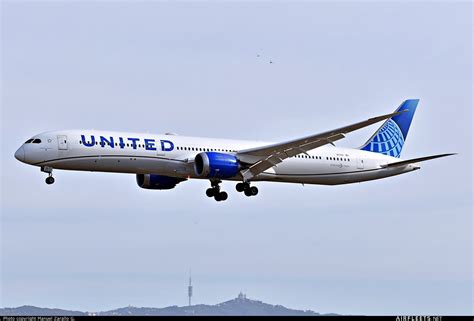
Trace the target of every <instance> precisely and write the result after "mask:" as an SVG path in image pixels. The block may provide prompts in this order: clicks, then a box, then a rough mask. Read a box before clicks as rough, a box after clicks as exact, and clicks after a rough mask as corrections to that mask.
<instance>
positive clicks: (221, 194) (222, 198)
mask: <svg viewBox="0 0 474 321" xmlns="http://www.w3.org/2000/svg"><path fill="white" fill-rule="evenodd" d="M227 197H228V195H227V193H226V192H220V193H219V198H220V199H221V201H225V200H226V199H227Z"/></svg>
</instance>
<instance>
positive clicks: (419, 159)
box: [382, 153, 456, 168]
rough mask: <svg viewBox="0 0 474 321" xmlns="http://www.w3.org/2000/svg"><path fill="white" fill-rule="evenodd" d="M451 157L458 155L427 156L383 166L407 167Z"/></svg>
mask: <svg viewBox="0 0 474 321" xmlns="http://www.w3.org/2000/svg"><path fill="white" fill-rule="evenodd" d="M451 155H456V153H451V154H440V155H433V156H425V157H419V158H412V159H408V160H404V161H400V162H395V163H390V164H387V165H382V167H385V168H386V167H397V166H405V165H409V164H413V163H418V162H424V161H427V160H430V159H435V158H440V157H446V156H451Z"/></svg>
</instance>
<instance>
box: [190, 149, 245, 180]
mask: <svg viewBox="0 0 474 321" xmlns="http://www.w3.org/2000/svg"><path fill="white" fill-rule="evenodd" d="M239 167H240V166H239V161H238V160H237V157H235V156H234V155H230V154H225V153H216V152H204V153H199V154H197V155H196V158H195V159H194V172H195V174H196V175H197V176H199V177H206V178H230V177H234V176H236V175H237V174H238V173H239Z"/></svg>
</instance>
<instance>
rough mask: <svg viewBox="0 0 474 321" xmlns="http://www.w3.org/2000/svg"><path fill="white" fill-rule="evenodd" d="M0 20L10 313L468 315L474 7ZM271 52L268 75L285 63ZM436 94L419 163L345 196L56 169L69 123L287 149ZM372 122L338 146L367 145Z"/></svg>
mask: <svg viewBox="0 0 474 321" xmlns="http://www.w3.org/2000/svg"><path fill="white" fill-rule="evenodd" d="M0 6H1V7H0V10H1V46H2V50H1V70H2V71H1V76H2V78H1V89H2V90H1V105H2V108H1V115H0V116H1V127H2V128H1V145H2V157H1V158H0V162H1V163H0V171H1V177H2V184H1V220H0V224H1V237H0V242H1V247H0V248H1V264H0V269H1V271H0V272H1V279H0V283H1V285H0V307H16V306H21V305H35V306H40V307H58V308H62V309H71V310H82V311H100V310H110V309H114V308H117V307H121V306H127V305H134V306H151V307H163V306H170V305H185V304H186V302H187V292H186V291H187V288H186V287H187V281H188V273H189V269H190V268H192V271H193V282H194V299H193V300H194V302H195V303H203V304H215V303H217V302H222V301H224V300H226V299H229V298H233V297H235V295H236V294H237V293H239V292H240V291H242V292H245V293H246V294H247V295H248V296H249V297H250V298H255V299H257V300H261V301H263V302H266V303H270V304H281V305H284V306H286V307H289V308H292V309H301V310H304V309H311V310H313V311H315V312H319V313H330V312H334V313H340V314H367V315H371V314H373V315H380V314H408V315H426V314H431V315H437V314H438V315H450V314H462V315H466V314H473V313H474V311H473V292H472V291H473V269H472V268H473V243H472V242H473V238H472V231H473V224H472V164H473V160H472V146H473V141H472V120H473V118H472V106H473V104H472V103H473V96H472V88H473V82H472V67H473V64H472V57H473V56H472V13H473V4H472V3H471V2H457V3H448V2H446V3H443V2H433V3H428V2H417V3H414V2H387V3H385V2H382V3H379V2H377V3H375V2H354V3H352V2H336V3H330V2H298V3H289V2H278V3H276V2H275V3H271V2H259V3H250V2H245V3H243V2H242V3H235V2H234V3H217V2H202V3H194V2H193V3H189V2H188V3H185V2H177V3H171V2H140V3H129V2H116V3H113V2H72V3H66V2H26V1H25V2H15V1H2V2H1V4H0ZM270 61H272V63H271V64H270V63H269V62H270ZM409 98H419V99H420V103H419V106H418V109H417V112H416V115H415V116H414V120H413V123H412V125H411V128H410V132H409V134H408V139H407V141H406V143H405V145H404V149H403V152H402V158H414V157H421V156H426V155H433V154H440V153H449V152H456V153H458V155H456V156H452V157H448V158H445V159H439V160H432V161H429V162H426V163H423V164H422V168H421V170H419V171H416V172H413V173H410V174H405V175H401V176H397V177H392V178H388V179H383V180H378V181H372V182H366V183H362V184H352V185H344V186H310V185H305V186H304V187H303V186H301V185H297V184H275V183H257V184H256V185H257V186H258V187H259V191H260V192H259V194H258V196H257V197H253V198H246V197H244V196H243V195H241V194H239V193H237V192H235V188H234V186H235V184H234V183H231V182H224V183H223V188H224V189H225V190H226V191H227V192H228V193H229V199H228V200H227V201H226V202H225V203H222V202H220V203H217V202H215V201H214V200H212V199H209V198H207V197H206V196H205V189H206V188H207V187H208V185H209V182H208V181H206V180H192V181H188V182H184V183H181V184H179V185H178V186H177V187H176V188H175V189H173V190H170V191H149V190H144V189H140V188H139V187H138V186H137V184H136V182H135V177H134V175H127V174H106V173H90V172H69V171H59V170H58V171H55V173H54V174H55V178H56V183H55V184H54V185H51V186H47V185H46V184H45V183H44V179H45V177H46V175H45V174H44V173H41V172H40V170H39V169H38V168H36V167H33V166H27V165H25V164H22V163H20V162H18V161H17V160H16V159H15V158H14V157H13V154H14V152H15V150H16V149H17V148H18V147H19V146H20V145H21V144H22V143H23V142H24V141H25V140H27V139H28V138H30V137H31V136H33V135H34V134H37V133H40V132H45V131H49V130H56V129H67V128H95V129H106V130H117V131H134V132H147V131H148V132H153V133H165V132H176V133H178V134H181V135H189V136H204V137H223V138H236V139H256V140H262V141H283V140H288V139H291V138H297V137H300V136H304V135H308V134H311V133H317V132H322V131H325V130H328V129H332V128H337V127H340V126H342V125H347V124H351V123H354V122H356V121H361V120H365V119H367V118H368V117H373V116H377V115H381V114H384V113H389V112H392V111H393V110H395V109H396V108H397V107H398V106H399V105H400V103H401V102H402V101H403V100H405V99H409ZM377 128H378V125H374V126H372V127H370V128H367V129H363V130H361V131H358V132H356V133H353V134H350V135H349V136H348V137H347V138H345V139H344V140H341V141H340V142H338V143H337V144H336V145H338V146H347V147H357V146H360V145H362V144H363V143H364V142H365V141H366V140H367V138H369V137H370V135H371V134H372V133H373V132H374V131H375V130H376V129H377Z"/></svg>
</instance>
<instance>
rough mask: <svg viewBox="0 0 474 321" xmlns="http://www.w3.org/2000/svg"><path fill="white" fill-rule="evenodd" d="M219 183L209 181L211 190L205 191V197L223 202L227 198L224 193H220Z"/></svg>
mask: <svg viewBox="0 0 474 321" xmlns="http://www.w3.org/2000/svg"><path fill="white" fill-rule="evenodd" d="M220 183H221V181H211V188H208V189H207V190H206V195H207V196H208V197H214V199H215V200H216V201H217V202H220V201H225V200H226V199H227V197H228V195H227V193H226V192H224V191H221V187H220V186H219V184H220Z"/></svg>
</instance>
